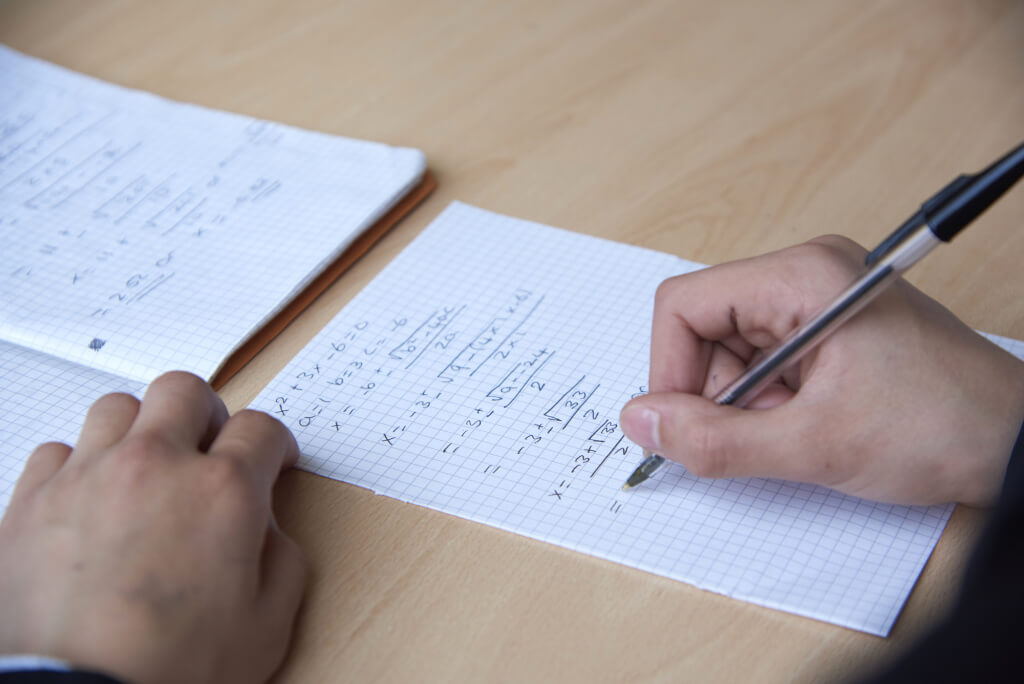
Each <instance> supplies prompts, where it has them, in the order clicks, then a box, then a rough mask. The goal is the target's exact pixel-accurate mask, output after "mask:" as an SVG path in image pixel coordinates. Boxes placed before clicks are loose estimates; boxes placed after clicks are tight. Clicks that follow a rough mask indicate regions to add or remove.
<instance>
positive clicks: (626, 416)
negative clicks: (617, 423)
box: [622, 406, 661, 451]
mask: <svg viewBox="0 0 1024 684" xmlns="http://www.w3.org/2000/svg"><path fill="white" fill-rule="evenodd" d="M660 419H661V417H660V416H659V415H658V412H657V411H655V410H654V409H650V408H647V407H646V406H631V407H628V408H627V409H626V410H625V411H623V412H622V431H623V432H624V433H626V436H627V437H629V438H630V439H631V440H633V441H634V442H636V443H637V444H639V445H640V446H642V447H643V448H644V449H653V450H655V451H657V450H658V449H660V448H661V444H659V442H658V422H659V420H660Z"/></svg>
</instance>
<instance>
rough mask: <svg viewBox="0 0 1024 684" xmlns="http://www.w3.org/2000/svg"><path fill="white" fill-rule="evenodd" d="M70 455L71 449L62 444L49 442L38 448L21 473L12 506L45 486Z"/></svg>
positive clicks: (15, 487)
mask: <svg viewBox="0 0 1024 684" xmlns="http://www.w3.org/2000/svg"><path fill="white" fill-rule="evenodd" d="M70 455H71V447H69V446H68V445H67V444H62V443H60V442H47V443H46V444H41V445H39V446H38V447H36V450H35V451H33V452H32V454H31V455H30V456H29V457H28V460H27V461H26V462H25V469H24V470H22V471H21V476H20V477H19V478H18V482H17V483H16V484H15V485H14V492H13V493H12V494H11V503H10V505H11V506H12V507H13V506H15V505H16V503H15V502H16V501H17V500H18V499H21V498H23V497H26V496H30V495H31V494H32V493H33V492H35V491H37V490H38V489H39V488H40V487H42V486H43V485H45V484H46V483H47V482H48V481H49V480H50V478H52V477H53V476H54V475H56V474H57V471H59V470H60V468H61V466H63V465H64V464H65V463H66V462H67V460H68V457H69V456H70Z"/></svg>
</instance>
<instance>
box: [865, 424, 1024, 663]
mask: <svg viewBox="0 0 1024 684" xmlns="http://www.w3.org/2000/svg"><path fill="white" fill-rule="evenodd" d="M1022 648H1024V426H1022V427H1021V431H1020V434H1018V435H1017V443H1016V444H1015V445H1014V447H1013V454H1012V455H1011V456H1010V463H1009V465H1008V466H1007V470H1006V478H1005V480H1004V482H1003V491H1002V494H1001V495H1000V498H999V502H998V503H997V504H996V507H995V509H994V510H993V511H992V513H991V517H990V519H989V520H988V522H987V524H986V527H985V528H984V530H983V531H982V533H981V536H980V538H979V540H978V545H977V547H975V549H974V553H973V554H972V555H971V558H970V559H969V561H968V565H967V571H966V573H965V575H964V583H963V587H962V588H961V590H960V595H959V596H958V597H957V600H956V603H955V604H954V605H953V609H952V611H951V613H950V614H949V616H948V617H947V618H946V619H945V620H944V621H943V622H941V623H940V624H939V625H937V626H936V627H935V628H934V629H933V630H932V631H931V632H930V633H928V634H927V635H926V636H925V637H924V638H923V639H922V640H921V641H919V642H918V643H917V644H915V645H914V646H912V647H911V648H910V650H909V651H908V652H907V653H906V654H904V655H903V656H902V657H901V658H900V659H899V660H897V661H896V662H895V663H894V664H892V665H890V666H889V667H888V669H886V670H884V671H882V672H881V673H879V674H876V675H875V676H874V677H873V678H872V679H869V680H868V681H870V682H918V681H927V682H947V681H949V682H952V681H956V682H1008V681H1014V682H1020V681H1024V674H1022V673H1024V664H1022V663H1024V661H1022V660H1021V649H1022Z"/></svg>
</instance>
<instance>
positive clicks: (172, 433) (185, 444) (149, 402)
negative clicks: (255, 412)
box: [131, 371, 228, 451]
mask: <svg viewBox="0 0 1024 684" xmlns="http://www.w3.org/2000/svg"><path fill="white" fill-rule="evenodd" d="M227 419H228V410H227V408H226V407H225V406H224V402H222V401H221V400H220V397H218V396H217V394H216V393H215V392H214V391H213V389H212V388H211V387H210V386H209V385H208V384H206V383H205V382H203V381H202V380H201V379H200V378H198V377H197V376H195V375H192V374H191V373H184V372H180V371H175V372H172V373H166V374H164V375H161V376H160V377H159V378H157V379H156V380H154V381H153V382H152V383H151V384H150V385H149V387H148V388H147V389H146V395H145V396H144V397H143V398H142V405H141V406H140V407H139V413H138V416H137V417H136V418H135V422H134V423H133V425H132V429H131V431H132V432H135V431H138V432H155V433H158V434H160V435H162V436H163V437H164V438H165V439H167V440H168V441H170V442H171V443H173V444H175V445H177V446H179V447H182V448H190V449H196V448H198V449H199V450H201V451H205V450H206V449H207V448H208V447H209V445H210V443H211V442H212V441H213V439H214V438H215V437H216V435H217V433H218V432H219V431H220V429H221V426H222V425H224V423H225V421H227Z"/></svg>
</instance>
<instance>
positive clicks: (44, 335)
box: [0, 46, 432, 510]
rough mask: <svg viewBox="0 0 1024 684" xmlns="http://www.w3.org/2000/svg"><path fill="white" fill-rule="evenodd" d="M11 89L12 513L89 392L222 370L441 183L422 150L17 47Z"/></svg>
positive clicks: (6, 211)
mask: <svg viewBox="0 0 1024 684" xmlns="http://www.w3.org/2000/svg"><path fill="white" fill-rule="evenodd" d="M0 93H2V94H0V244H2V245H3V247H2V248H0V387H2V388H3V390H4V392H5V395H6V396H7V397H8V398H10V399H11V403H12V404H14V405H17V406H18V408H15V409H13V410H12V411H11V412H8V414H7V415H6V416H4V417H3V418H2V419H0V444H3V446H4V451H5V454H4V456H3V459H4V460H3V461H2V462H0V510H2V508H3V507H4V504H5V502H6V500H7V496H8V494H9V488H10V483H11V482H12V481H13V479H14V477H15V476H16V475H17V473H18V471H20V468H21V466H20V463H21V459H23V458H24V455H25V454H26V453H27V451H26V447H28V448H31V444H32V443H34V442H36V441H37V440H38V439H49V438H56V439H64V440H67V439H73V438H74V435H75V431H77V429H78V426H79V425H80V423H81V420H80V419H81V416H82V415H83V412H84V408H80V407H78V406H77V404H75V402H73V401H70V400H71V398H73V397H75V396H76V392H79V391H80V392H81V396H82V398H83V400H87V401H88V402H91V401H92V400H94V399H95V398H96V397H97V396H99V395H98V394H97V392H98V391H99V390H111V389H120V390H127V391H136V392H137V391H139V390H140V389H141V388H142V387H143V386H144V384H145V383H147V382H149V381H150V380H152V379H153V378H154V377H156V376H157V375H159V374H160V373H162V372H164V371H167V370H171V369H187V370H191V371H193V372H195V373H197V374H198V375H201V376H203V377H205V378H207V379H211V380H213V381H214V382H215V384H216V383H217V382H218V381H223V380H224V379H225V378H226V377H227V376H228V375H229V374H230V373H231V372H233V371H234V370H236V369H237V368H238V367H239V366H241V365H242V364H243V363H244V362H245V361H246V360H247V359H248V358H249V357H251V356H252V355H253V354H254V353H255V352H256V350H257V349H258V348H259V347H260V346H261V345H262V344H264V343H265V342H266V341H267V340H268V339H269V338H270V337H272V336H273V334H275V333H276V332H277V331H279V330H280V328H282V327H283V326H284V325H285V324H286V323H287V321H288V320H290V318H291V317H292V316H294V315H295V314H296V313H297V312H298V310H299V309H301V307H302V306H304V305H305V304H308V303H309V301H310V300H311V299H312V298H313V297H314V296H315V295H316V294H317V293H318V292H319V291H320V290H322V289H323V288H325V287H326V286H327V285H328V284H329V283H330V282H331V280H332V279H333V278H334V277H336V276H337V275H338V274H339V273H340V271H341V270H343V269H344V268H345V267H346V266H347V265H348V264H349V263H350V262H351V261H353V260H354V259H355V258H356V257H357V256H358V255H359V254H361V253H362V252H363V251H365V250H366V249H367V248H369V246H370V245H371V244H372V243H373V241H374V240H375V239H377V238H378V237H379V236H380V235H381V234H382V233H383V231H385V230H386V229H387V228H388V227H389V226H390V225H391V224H393V223H394V222H396V221H397V220H398V218H400V217H401V216H402V215H403V214H404V213H405V212H407V211H408V210H409V209H411V207H412V206H414V205H415V203H416V202H418V201H419V200H420V199H422V197H423V196H425V194H426V193H427V192H429V190H430V188H431V187H432V181H431V180H430V177H429V174H427V173H426V169H425V161H424V157H423V154H422V153H421V152H419V151H418V150H413V149H404V148H397V147H391V146H387V145H382V144H378V143H372V142H363V141H358V140H350V139H345V138H339V137H336V136H330V135H325V134H322V133H315V132H310V131H304V130H299V129H296V128H292V127H289V126H284V125H281V124H276V123H271V122H267V121H259V120H256V119H252V118H249V117H244V116H239V115H235V114H229V113H226V112H219V111H213V110H209V109H204V108H201V107H197V106H193V105H188V104H182V103H177V102H171V101H168V100H165V99H162V98H159V97H156V96H154V95H151V94H148V93H144V92H139V91H135V90H128V89H125V88H120V87H118V86H115V85H111V84H108V83H104V82H101V81H98V80H95V79H92V78H89V77H86V76H82V75H80V74H76V73H73V72H70V71H67V70H65V69H62V68H60V67H57V66H54V65H52V64H48V63H46V62H42V61H39V60H36V59H33V58H31V57H27V56H24V55H21V54H20V53H17V52H15V51H13V50H11V49H9V48H6V47H4V46H0ZM36 400H38V401H36ZM34 402H35V403H34ZM69 402H70V405H69ZM86 405H88V403H87V404H86ZM30 407H31V408H30ZM20 412H24V415H20ZM11 459H14V460H13V461H11Z"/></svg>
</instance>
